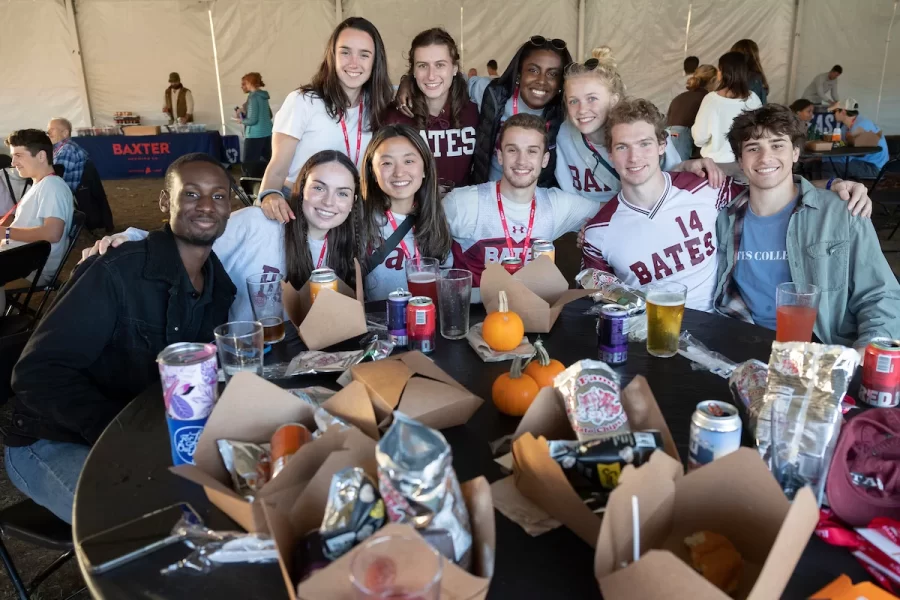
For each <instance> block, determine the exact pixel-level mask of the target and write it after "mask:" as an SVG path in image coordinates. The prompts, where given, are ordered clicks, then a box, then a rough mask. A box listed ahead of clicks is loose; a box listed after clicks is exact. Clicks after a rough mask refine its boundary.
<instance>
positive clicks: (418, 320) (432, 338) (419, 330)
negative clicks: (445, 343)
mask: <svg viewBox="0 0 900 600" xmlns="http://www.w3.org/2000/svg"><path fill="white" fill-rule="evenodd" d="M406 334H407V337H408V340H409V349H410V350H418V351H419V352H423V353H425V354H428V353H429V352H433V351H434V345H435V343H436V342H437V313H436V311H435V310H434V302H432V301H431V298H429V297H428V296H413V297H412V298H410V299H409V304H408V306H407V307H406Z"/></svg>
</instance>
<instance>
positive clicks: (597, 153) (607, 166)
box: [581, 135, 621, 179]
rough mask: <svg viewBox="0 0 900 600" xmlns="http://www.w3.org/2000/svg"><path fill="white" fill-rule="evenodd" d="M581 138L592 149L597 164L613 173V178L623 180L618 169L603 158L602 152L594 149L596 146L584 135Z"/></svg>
mask: <svg viewBox="0 0 900 600" xmlns="http://www.w3.org/2000/svg"><path fill="white" fill-rule="evenodd" d="M581 137H582V139H584V143H585V144H587V147H588V148H590V149H591V152H593V153H594V158H596V159H597V164H601V165H603V168H604V169H606V170H607V171H609V172H610V173H612V176H613V177H615V178H616V179H621V177H619V172H618V171H616V168H615V167H613V166H612V165H611V164H609V163H608V162H607V161H606V159H605V158H603V155H602V154H600V151H599V150H597V149H596V148H595V147H594V144H592V143H591V141H590V140H589V139H587V137H585V136H584V135H582V136H581ZM595 168H596V167H595Z"/></svg>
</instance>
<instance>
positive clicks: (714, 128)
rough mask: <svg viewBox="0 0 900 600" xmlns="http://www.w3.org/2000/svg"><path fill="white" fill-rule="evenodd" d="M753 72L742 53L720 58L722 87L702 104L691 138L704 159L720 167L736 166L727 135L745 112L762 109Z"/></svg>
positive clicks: (707, 96)
mask: <svg viewBox="0 0 900 600" xmlns="http://www.w3.org/2000/svg"><path fill="white" fill-rule="evenodd" d="M749 76H750V71H749V67H748V64H747V57H746V56H745V55H743V54H741V53H740V52H726V53H725V54H723V55H722V56H721V57H720V58H719V85H718V88H717V89H716V91H715V92H710V93H709V94H707V95H706V96H704V98H703V102H701V103H700V110H699V111H697V118H696V119H695V120H694V126H693V127H691V135H692V136H693V138H694V145H695V146H698V147H699V148H700V156H702V157H704V158H711V159H712V160H714V161H715V162H717V163H719V164H724V163H734V162H735V158H734V152H732V150H731V145H730V144H729V143H728V139H727V134H728V130H729V129H731V123H732V122H733V121H734V118H735V117H736V116H738V115H739V114H741V113H742V112H743V111H745V110H753V109H754V108H759V107H760V106H762V102H760V100H759V97H758V96H757V95H756V94H755V93H753V92H752V91H750V87H749V86H750V84H749Z"/></svg>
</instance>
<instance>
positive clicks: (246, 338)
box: [213, 321, 265, 382]
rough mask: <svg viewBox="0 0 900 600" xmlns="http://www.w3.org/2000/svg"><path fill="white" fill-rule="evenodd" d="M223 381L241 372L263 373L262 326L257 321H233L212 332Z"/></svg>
mask: <svg viewBox="0 0 900 600" xmlns="http://www.w3.org/2000/svg"><path fill="white" fill-rule="evenodd" d="M213 333H215V335H216V346H217V347H218V349H219V363H220V364H221V365H222V370H223V371H224V372H225V381H226V382H227V381H230V380H231V378H232V377H233V376H234V375H235V374H236V373H239V372H241V371H249V372H250V373H256V374H257V375H259V376H260V377H262V373H263V350H264V346H265V343H264V342H263V326H262V323H260V322H259V321H234V322H232V323H225V324H224V325H219V326H218V327H216V328H215V329H214V330H213Z"/></svg>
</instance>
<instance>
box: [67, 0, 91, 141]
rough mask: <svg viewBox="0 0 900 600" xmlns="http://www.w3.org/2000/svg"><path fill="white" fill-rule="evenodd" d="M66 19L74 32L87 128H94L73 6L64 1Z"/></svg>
mask: <svg viewBox="0 0 900 600" xmlns="http://www.w3.org/2000/svg"><path fill="white" fill-rule="evenodd" d="M66 18H67V19H68V20H69V27H71V30H72V31H74V32H75V53H76V54H77V55H78V60H77V61H75V66H76V68H77V69H78V75H79V76H80V77H79V79H80V80H81V99H82V101H83V102H84V106H85V108H87V114H88V127H93V126H94V115H93V113H92V111H91V98H90V96H89V95H88V87H87V78H86V77H85V75H84V57H83V56H82V54H81V34H80V33H79V32H78V20H77V19H76V18H75V5H74V1H73V0H66Z"/></svg>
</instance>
